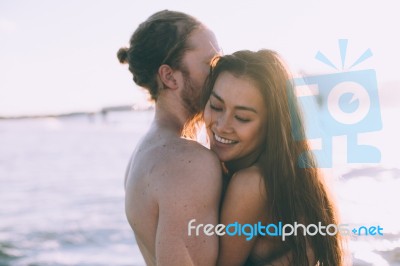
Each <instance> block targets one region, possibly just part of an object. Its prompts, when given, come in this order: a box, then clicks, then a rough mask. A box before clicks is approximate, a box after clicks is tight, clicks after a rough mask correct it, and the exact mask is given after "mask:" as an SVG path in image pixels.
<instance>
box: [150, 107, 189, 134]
mask: <svg viewBox="0 0 400 266" xmlns="http://www.w3.org/2000/svg"><path fill="white" fill-rule="evenodd" d="M188 120H189V115H188V113H187V111H186V110H185V109H184V108H183V107H180V106H179V105H178V106H175V107H172V106H170V105H164V104H162V103H156V106H155V116H154V122H155V123H156V124H157V126H159V127H161V128H163V129H166V130H168V131H171V132H174V133H176V134H177V135H179V136H181V134H182V131H183V128H184V126H185V124H186V122H187V121H188Z"/></svg>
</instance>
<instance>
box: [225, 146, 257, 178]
mask: <svg viewBox="0 0 400 266" xmlns="http://www.w3.org/2000/svg"><path fill="white" fill-rule="evenodd" d="M260 155H261V151H255V152H253V153H250V154H249V155H247V156H245V157H242V158H239V159H236V160H232V161H228V162H224V166H225V167H226V169H227V170H228V173H229V175H233V174H234V173H236V172H238V171H240V170H242V169H245V168H249V167H250V166H252V165H254V164H255V163H256V162H257V161H258V158H259V157H260Z"/></svg>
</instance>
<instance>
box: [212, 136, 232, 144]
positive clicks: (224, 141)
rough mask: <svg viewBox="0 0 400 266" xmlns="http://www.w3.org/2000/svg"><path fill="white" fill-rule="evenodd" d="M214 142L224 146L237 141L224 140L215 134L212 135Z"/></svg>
mask: <svg viewBox="0 0 400 266" xmlns="http://www.w3.org/2000/svg"><path fill="white" fill-rule="evenodd" d="M214 137H215V140H216V141H218V142H221V143H224V144H233V143H236V142H237V141H234V140H230V139H224V138H223V137H220V136H218V135H217V134H214Z"/></svg>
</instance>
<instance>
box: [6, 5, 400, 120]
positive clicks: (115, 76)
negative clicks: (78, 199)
mask: <svg viewBox="0 0 400 266" xmlns="http://www.w3.org/2000/svg"><path fill="white" fill-rule="evenodd" d="M236 2H237V3H234V2H233V1H229V2H228V1H215V0H212V1H209V0H207V1H205V0H202V1H183V0H182V1H178V0H170V1H144V0H143V1H132V0H118V1H111V0H109V1H105V0H102V1H100V0H86V1H79V0H69V1H60V0H58V1H54V0H37V1H29V0H15V1H13V0H9V1H7V0H0V116H2V115H34V114H46V113H59V112H70V111H96V110H98V109H100V108H102V107H104V106H113V105H124V104H132V103H135V102H136V103H140V102H143V101H144V99H145V98H146V96H145V95H144V94H143V93H142V92H141V91H140V90H139V89H138V88H137V87H136V86H135V85H134V83H133V81H132V76H131V74H130V73H129V72H128V70H127V66H126V65H120V64H119V63H118V60H117V58H116V52H117V50H118V49H119V48H120V47H122V46H126V45H127V43H128V40H129V38H130V36H131V34H132V33H133V31H134V30H135V29H136V27H137V26H138V24H139V23H140V22H142V21H144V20H145V19H146V18H147V17H149V16H150V15H151V14H153V13H154V12H156V11H159V10H162V9H170V10H178V11H183V12H186V13H189V14H192V15H194V16H195V17H197V18H199V19H200V20H201V21H203V22H204V23H205V24H206V25H208V26H209V27H210V28H211V29H212V30H214V32H215V33H216V35H217V38H218V41H219V43H220V46H221V47H222V48H223V50H224V52H225V53H231V52H234V51H236V50H239V49H251V50H255V49H260V48H270V49H274V50H276V51H278V52H279V53H280V54H281V55H282V56H283V57H284V59H286V61H287V62H288V63H289V66H290V67H291V69H292V70H293V71H299V70H303V71H305V72H307V73H334V72H335V71H337V70H334V69H332V68H329V67H328V66H326V65H324V64H322V63H321V62H319V61H317V60H315V59H314V57H315V55H316V53H317V52H318V51H321V52H322V53H324V54H325V55H326V56H327V57H328V58H329V59H330V60H331V61H332V62H333V63H334V64H335V65H338V66H340V64H341V63H340V62H341V61H340V53H339V48H338V39H348V40H349V42H348V49H347V59H346V62H347V66H350V65H351V64H352V63H353V62H354V61H355V60H356V59H357V58H358V57H359V56H360V55H361V54H362V53H363V52H364V51H365V50H367V49H368V48H370V49H371V51H372V53H373V57H371V58H369V59H368V60H366V61H365V62H363V63H361V64H360V65H358V66H357V67H355V68H354V70H362V69H371V68H373V69H375V70H376V73H377V78H378V83H384V82H389V81H399V80H400V77H399V67H398V64H399V62H400V51H399V47H400V35H399V34H398V33H397V31H398V27H399V25H400V16H399V14H398V12H399V10H400V2H398V1H395V0H393V1H390V2H389V1H345V0H340V1H313V0H302V1H295V0H293V1H261V0H260V1H236ZM396 93H398V92H396Z"/></svg>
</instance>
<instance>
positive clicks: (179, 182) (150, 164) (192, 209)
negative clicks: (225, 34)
mask: <svg viewBox="0 0 400 266" xmlns="http://www.w3.org/2000/svg"><path fill="white" fill-rule="evenodd" d="M217 47H218V44H217V41H216V39H215V36H214V34H213V33H212V32H211V31H210V30H209V29H207V28H206V27H205V26H204V25H202V24H201V23H200V22H199V21H197V20H196V19H195V18H193V17H191V16H189V15H186V14H184V13H180V12H173V11H168V10H164V11H161V12H158V13H155V14H154V15H152V16H151V17H149V18H148V19H147V20H146V21H145V22H143V23H142V24H141V25H140V26H139V27H138V29H137V30H136V31H135V32H134V34H133V36H132V38H131V40H130V47H129V49H128V48H121V49H120V51H118V58H119V60H120V61H121V63H125V62H126V63H129V70H130V71H131V72H132V74H133V79H134V81H135V83H136V84H138V85H139V86H142V87H144V88H146V89H147V90H148V91H149V93H150V95H151V97H152V98H153V99H154V100H155V118H154V121H153V122H152V125H151V127H150V129H149V131H148V132H147V133H146V135H145V137H144V138H143V139H142V140H141V142H140V143H139V144H138V146H137V148H136V149H135V151H134V153H133V155H132V158H131V160H130V163H129V166H128V169H127V173H126V177H125V189H126V201H125V207H126V215H127V218H128V221H129V224H130V225H131V227H132V229H133V231H134V233H135V237H136V241H137V243H138V245H139V248H140V250H141V252H142V254H143V256H144V259H145V261H146V264H147V265H215V263H216V260H217V256H218V238H217V236H216V235H212V236H207V235H204V233H202V232H200V234H199V236H194V235H191V236H189V235H188V223H189V221H190V220H192V219H196V223H197V224H200V223H202V224H213V225H216V224H217V223H218V206H219V201H220V196H221V195H220V194H221V187H222V180H221V169H220V164H219V160H218V158H217V157H216V156H215V155H214V154H213V153H212V152H211V151H209V150H208V149H206V148H204V147H203V146H201V145H200V144H198V143H196V142H194V141H190V140H187V139H183V138H182V137H181V136H182V132H183V130H184V127H185V124H187V122H188V121H190V120H191V118H193V116H194V115H195V114H196V113H197V112H198V111H199V108H200V107H199V101H200V99H199V98H200V94H201V89H202V86H203V84H204V82H205V79H206V77H207V75H208V73H209V69H210V62H211V60H212V59H213V57H214V56H215V55H216V54H217V52H218V51H217Z"/></svg>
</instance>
